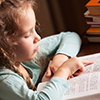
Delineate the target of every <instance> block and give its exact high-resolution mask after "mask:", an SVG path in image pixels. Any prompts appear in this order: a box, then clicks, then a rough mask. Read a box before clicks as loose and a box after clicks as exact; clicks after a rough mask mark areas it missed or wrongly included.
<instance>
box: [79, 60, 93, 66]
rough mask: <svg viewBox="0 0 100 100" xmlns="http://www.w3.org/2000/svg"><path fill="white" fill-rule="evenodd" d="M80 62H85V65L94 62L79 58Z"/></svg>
mask: <svg viewBox="0 0 100 100" xmlns="http://www.w3.org/2000/svg"><path fill="white" fill-rule="evenodd" d="M81 62H82V63H83V64H87V65H89V64H93V63H94V61H88V60H81Z"/></svg>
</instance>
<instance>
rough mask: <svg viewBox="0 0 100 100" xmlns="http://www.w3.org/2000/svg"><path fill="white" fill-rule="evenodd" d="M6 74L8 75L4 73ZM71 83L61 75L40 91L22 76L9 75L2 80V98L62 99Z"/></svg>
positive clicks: (0, 88) (30, 99)
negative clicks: (30, 87) (33, 88)
mask: <svg viewBox="0 0 100 100" xmlns="http://www.w3.org/2000/svg"><path fill="white" fill-rule="evenodd" d="M4 76H6V75H4ZM68 88H69V83H68V82H67V81H65V80H63V79H61V78H59V77H53V78H52V79H51V80H50V81H49V83H48V84H47V85H46V87H45V88H44V89H43V90H42V91H40V93H39V94H38V93H37V91H33V90H31V89H29V88H28V87H27V85H26V83H25V81H24V80H23V79H22V78H18V77H17V75H16V76H15V75H9V76H8V77H7V78H5V79H4V80H3V81H1V82H0V99H1V100H62V98H63V95H64V93H65V91H67V89H68Z"/></svg>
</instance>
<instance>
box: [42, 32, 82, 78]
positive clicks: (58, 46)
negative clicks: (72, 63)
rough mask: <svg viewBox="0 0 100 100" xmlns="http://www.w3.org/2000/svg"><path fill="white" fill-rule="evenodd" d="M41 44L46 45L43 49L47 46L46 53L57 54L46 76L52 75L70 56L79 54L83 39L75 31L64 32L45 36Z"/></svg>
mask: <svg viewBox="0 0 100 100" xmlns="http://www.w3.org/2000/svg"><path fill="white" fill-rule="evenodd" d="M44 42H45V43H44ZM41 44H42V45H43V44H44V45H45V46H44V47H42V48H43V49H44V48H45V49H44V52H46V53H45V55H47V56H48V55H49V56H50V55H53V56H54V55H55V56H54V58H53V60H52V63H51V64H50V65H49V67H48V68H47V71H46V77H50V76H51V75H52V73H55V72H56V70H57V69H58V68H59V67H60V66H61V65H62V64H63V63H64V62H65V61H66V60H68V59H69V57H73V56H76V55H77V53H78V52H79V50H80V46H81V40H80V37H79V36H78V35H77V34H76V33H74V32H62V33H60V34H58V35H53V36H50V37H47V38H44V39H43V40H42V41H40V45H41ZM40 49H41V46H40Z"/></svg>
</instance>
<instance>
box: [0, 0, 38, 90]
mask: <svg viewBox="0 0 100 100" xmlns="http://www.w3.org/2000/svg"><path fill="white" fill-rule="evenodd" d="M35 3H36V2H35V1H34V0H1V1H0V64H2V65H3V66H4V67H6V68H9V69H11V70H12V71H14V72H15V73H17V74H18V75H20V76H21V77H23V79H24V80H25V82H26V83H27V85H28V87H29V88H30V89H35V86H34V85H33V83H32V82H31V78H30V77H28V78H27V77H25V76H24V75H23V74H22V73H21V72H20V71H19V70H18V69H17V67H16V66H15V58H16V53H15V49H16V48H15V46H16V45H17V44H16V43H11V42H10V39H11V37H15V36H16V35H17V31H18V29H19V27H20V24H19V21H18V17H19V15H20V14H21V12H22V11H23V10H24V11H25V8H26V9H27V7H32V8H33V9H34V10H35Z"/></svg>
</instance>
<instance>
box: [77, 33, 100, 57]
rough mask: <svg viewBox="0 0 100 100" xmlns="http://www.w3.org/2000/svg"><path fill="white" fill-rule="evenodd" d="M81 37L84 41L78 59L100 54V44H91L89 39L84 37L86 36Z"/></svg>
mask: <svg viewBox="0 0 100 100" xmlns="http://www.w3.org/2000/svg"><path fill="white" fill-rule="evenodd" d="M80 37H81V39H82V46H81V49H80V52H79V53H78V55H77V56H78V57H79V56H85V55H89V54H94V53H99V52H100V43H89V42H88V40H87V38H85V37H84V34H83V35H81V36H80Z"/></svg>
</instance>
